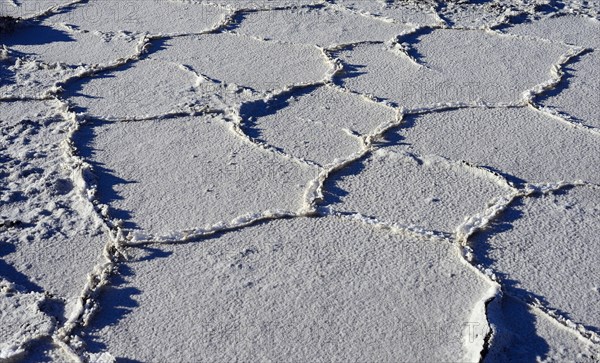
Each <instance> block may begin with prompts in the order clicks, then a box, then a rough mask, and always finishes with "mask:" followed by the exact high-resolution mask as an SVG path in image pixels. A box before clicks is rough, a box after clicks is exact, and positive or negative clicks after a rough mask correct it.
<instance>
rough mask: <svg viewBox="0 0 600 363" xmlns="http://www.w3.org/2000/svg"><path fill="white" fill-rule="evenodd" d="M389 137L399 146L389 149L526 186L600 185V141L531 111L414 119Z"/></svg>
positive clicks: (452, 113) (471, 111)
mask: <svg viewBox="0 0 600 363" xmlns="http://www.w3.org/2000/svg"><path fill="white" fill-rule="evenodd" d="M475 129H477V132H474V130H475ZM389 137H390V138H391V139H392V138H395V139H398V140H399V141H401V142H400V143H399V145H392V146H390V147H391V149H401V150H408V151H411V152H416V153H417V154H425V153H434V154H437V155H441V156H444V157H446V158H449V159H452V160H465V161H468V162H471V163H474V164H477V165H482V166H488V167H491V168H493V169H495V170H499V171H501V172H502V173H504V174H506V175H508V176H509V177H514V178H517V179H520V180H521V181H526V182H530V183H543V182H551V181H575V180H585V181H589V182H593V183H598V182H599V181H600V176H599V174H598V173H597V171H598V170H597V168H596V165H598V162H600V159H599V156H598V155H599V154H598V150H599V148H600V144H599V143H598V142H597V138H598V136H597V135H595V134H592V133H589V132H586V131H582V130H578V129H575V128H573V127H572V126H570V125H569V124H567V123H564V122H560V121H559V120H557V119H555V118H553V117H552V116H548V115H545V114H543V113H541V112H538V111H535V110H533V109H530V108H511V109H482V108H475V109H461V110H454V111H447V112H438V113H429V114H425V115H422V116H414V117H412V118H411V119H409V120H408V122H407V127H406V128H401V129H400V130H399V131H398V133H397V134H395V135H389ZM546 140H552V142H547V141H546ZM515 181H516V180H515Z"/></svg>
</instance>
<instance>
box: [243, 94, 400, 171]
mask: <svg viewBox="0 0 600 363" xmlns="http://www.w3.org/2000/svg"><path fill="white" fill-rule="evenodd" d="M241 112H242V117H243V118H244V122H245V126H246V129H247V130H248V131H247V132H248V133H249V134H251V135H253V136H254V137H255V138H256V139H258V140H261V141H263V142H265V143H267V144H270V145H273V146H275V147H277V148H280V149H282V150H283V151H284V152H285V153H288V154H290V155H294V156H296V157H299V158H304V159H307V160H311V161H314V162H317V163H320V164H322V165H326V164H329V163H332V162H333V161H334V160H336V159H341V158H344V157H346V156H348V155H352V154H353V153H355V152H357V151H360V150H361V148H362V147H361V142H360V138H359V137H360V135H366V134H368V133H369V132H370V131H372V130H374V129H375V128H376V127H377V126H379V125H381V124H385V123H389V122H393V121H394V120H395V119H396V117H397V116H396V111H395V110H394V109H392V108H389V107H385V106H383V105H380V104H376V103H373V102H368V101H366V102H365V99H364V98H362V97H361V96H358V95H353V94H350V93H346V92H342V91H340V90H339V89H335V88H333V87H319V88H309V89H307V90H306V92H303V93H302V94H296V93H295V94H292V95H286V94H284V96H283V97H281V99H276V100H274V101H272V102H264V101H258V102H254V103H248V104H246V105H244V107H243V108H242V110H241Z"/></svg>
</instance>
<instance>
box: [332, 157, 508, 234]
mask: <svg viewBox="0 0 600 363" xmlns="http://www.w3.org/2000/svg"><path fill="white" fill-rule="evenodd" d="M413 188H414V189H413ZM328 190H330V191H331V195H330V196H329V198H330V199H331V201H332V206H333V208H335V209H336V210H342V211H345V212H358V213H360V214H364V215H367V216H372V217H375V218H377V219H378V220H383V221H386V222H388V223H404V224H409V225H415V226H418V227H423V228H425V229H427V230H430V231H438V232H446V233H448V234H450V233H452V232H453V231H454V229H455V228H456V227H457V226H458V225H459V224H460V223H461V222H462V221H463V219H464V218H465V217H469V216H471V215H473V214H475V213H477V212H478V211H480V210H482V209H484V208H485V206H486V204H487V203H488V202H490V201H491V200H492V199H494V198H495V197H499V196H502V195H505V194H509V188H507V185H505V184H504V183H502V182H499V180H497V179H496V178H495V176H494V175H493V174H491V173H489V175H488V173H486V172H485V171H483V170H480V169H476V168H473V167H470V166H468V165H465V164H460V163H452V162H450V161H448V160H445V159H442V158H432V157H427V156H424V157H418V156H415V155H407V154H401V153H398V152H389V151H387V150H383V149H382V150H378V151H376V152H375V153H374V154H373V155H372V156H371V157H370V158H369V159H367V160H365V161H364V162H362V163H360V164H358V163H357V165H356V166H355V167H354V168H353V169H350V168H349V169H348V173H347V174H345V175H344V174H342V175H339V176H337V177H334V178H332V179H331V186H329V185H328Z"/></svg>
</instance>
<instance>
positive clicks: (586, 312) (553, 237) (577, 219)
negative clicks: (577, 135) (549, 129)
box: [471, 187, 600, 332]
mask: <svg viewBox="0 0 600 363" xmlns="http://www.w3.org/2000/svg"><path fill="white" fill-rule="evenodd" d="M599 202H600V190H598V188H586V187H576V188H573V189H570V190H561V191H558V192H555V193H554V194H550V195H544V196H540V197H532V198H525V199H524V200H518V201H516V202H515V205H514V206H512V207H511V208H509V209H507V211H506V213H505V214H504V216H503V217H501V218H500V219H499V220H498V222H497V223H496V224H494V225H493V226H492V227H491V229H490V231H489V232H487V233H485V234H482V235H478V236H475V237H474V238H473V240H472V242H471V243H472V245H473V247H474V249H475V251H476V252H475V254H476V255H477V258H478V259H479V260H480V261H481V262H482V263H483V264H485V265H489V267H491V268H493V269H494V270H496V271H498V273H499V274H501V275H502V278H503V279H504V280H505V281H506V286H507V290H508V291H511V292H512V293H514V294H516V295H519V296H523V295H529V296H531V297H535V296H539V297H540V298H542V299H545V300H547V301H548V303H549V304H550V305H551V306H552V307H553V308H555V309H558V310H561V311H563V312H565V313H566V315H567V316H569V317H570V318H571V319H572V320H573V321H575V322H578V323H583V324H585V325H587V326H588V327H589V329H591V330H594V331H596V332H600V313H599V312H600V299H598V297H599V295H600V289H599V287H600V278H599V276H600V271H598V264H596V263H595V260H596V258H597V255H596V253H595V251H596V250H597V249H598V245H599V244H600V239H599V236H598V233H597V227H598V226H597V223H598V220H599V218H600V207H599V205H600V203H599ZM520 215H525V216H527V218H522V219H521V218H518V217H519V216H520ZM509 221H510V222H509ZM507 223H510V224H511V225H510V229H507V227H508V226H507ZM559 231H560V233H559ZM558 256H560V257H558ZM532 268H533V269H535V271H536V272H535V273H531V269H532ZM567 291H568V294H566V293H565V292H567Z"/></svg>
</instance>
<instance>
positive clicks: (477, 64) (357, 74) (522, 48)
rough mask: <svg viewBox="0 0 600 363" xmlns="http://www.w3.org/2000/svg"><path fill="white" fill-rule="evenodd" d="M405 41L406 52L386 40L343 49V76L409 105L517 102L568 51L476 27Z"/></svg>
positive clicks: (348, 83)
mask: <svg viewBox="0 0 600 363" xmlns="http://www.w3.org/2000/svg"><path fill="white" fill-rule="evenodd" d="M401 41H403V43H407V45H406V46H405V47H406V48H407V50H406V52H401V51H399V50H397V49H395V48H391V49H390V48H389V47H388V46H387V45H382V44H367V45H357V46H356V47H353V48H350V49H348V50H345V51H342V52H340V53H339V54H338V56H339V57H340V59H341V60H342V61H343V62H345V63H347V64H348V72H347V73H344V74H342V75H341V76H340V77H339V82H340V83H341V84H342V85H344V86H345V87H347V88H349V89H350V90H352V91H356V92H361V93H368V94H371V95H373V96H375V97H377V98H382V99H386V100H389V101H391V102H394V103H395V104H397V105H399V106H401V107H406V108H409V109H413V108H420V107H431V106H434V105H437V104H440V103H441V104H448V103H475V102H483V103H492V104H494V103H513V102H517V101H519V100H520V99H521V95H522V93H523V92H524V91H526V90H528V89H530V88H533V87H534V86H536V85H537V84H539V83H542V82H544V81H546V80H547V79H549V78H550V74H549V71H550V68H551V65H552V64H553V63H556V61H557V59H558V58H559V57H560V56H561V55H562V54H565V53H567V48H566V47H565V46H562V45H556V44H548V43H543V42H540V41H535V40H523V39H516V38H512V37H508V36H506V37H503V36H497V35H492V34H488V33H485V32H481V31H474V30H448V29H442V30H433V31H431V30H426V31H424V34H423V35H420V36H412V35H411V36H408V37H407V39H405V40H401ZM514 64H518V65H519V66H518V67H515V66H514Z"/></svg>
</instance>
